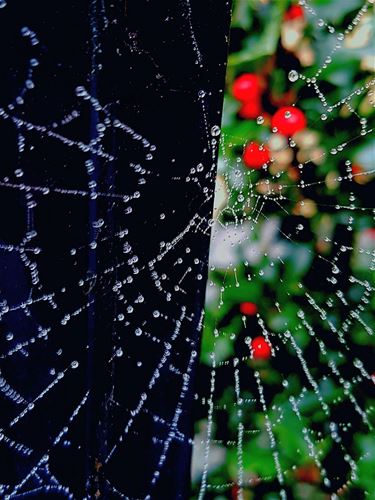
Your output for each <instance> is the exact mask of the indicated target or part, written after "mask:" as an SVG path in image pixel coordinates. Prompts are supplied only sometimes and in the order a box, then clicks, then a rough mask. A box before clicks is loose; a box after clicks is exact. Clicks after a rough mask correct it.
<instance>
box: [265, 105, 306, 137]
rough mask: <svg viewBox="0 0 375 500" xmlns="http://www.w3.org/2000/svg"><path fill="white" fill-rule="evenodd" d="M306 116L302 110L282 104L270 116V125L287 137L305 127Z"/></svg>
mask: <svg viewBox="0 0 375 500" xmlns="http://www.w3.org/2000/svg"><path fill="white" fill-rule="evenodd" d="M306 124H307V121H306V116H305V114H304V112H303V111H301V110H300V109H298V108H295V107H294V106H283V107H282V108H280V109H279V110H278V111H276V113H275V114H274V115H273V117H272V121H271V126H272V128H273V127H276V128H277V132H279V133H280V134H282V135H286V136H288V137H290V136H292V135H293V134H295V133H296V132H300V131H301V130H303V129H304V128H306Z"/></svg>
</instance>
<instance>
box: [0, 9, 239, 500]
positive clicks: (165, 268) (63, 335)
mask: <svg viewBox="0 0 375 500" xmlns="http://www.w3.org/2000/svg"><path fill="white" fill-rule="evenodd" d="M229 16H230V5H229V2H227V1H225V0H203V1H201V0H181V1H174V0H173V1H172V0H168V1H165V2H156V1H147V0H112V1H109V0H108V1H107V0H92V1H87V0H75V1H71V2H43V1H42V0H35V1H33V2H23V1H21V0H12V1H9V2H7V4H6V5H5V6H4V7H3V8H2V9H0V47H1V49H0V50H1V52H2V54H1V86H2V90H1V94H0V135H1V138H2V143H3V145H2V153H1V172H0V208H1V212H0V252H1V254H0V301H1V304H0V306H1V309H0V313H1V330H0V369H1V372H0V408H1V411H0V464H1V466H0V490H1V493H0V496H4V497H5V498H7V497H8V498H12V497H15V498H16V497H17V495H20V494H25V495H27V494H30V495H34V496H35V497H36V498H42V497H44V496H56V495H57V496H62V497H64V496H65V497H70V498H77V499H78V498H118V497H119V498H121V497H123V498H157V499H158V498H160V499H163V500H164V499H166V500H168V499H175V498H187V497H188V491H189V467H190V458H191V438H192V415H191V406H192V397H193V384H194V371H195V367H196V363H197V360H198V357H199V336H200V323H201V319H202V308H203V301H204V290H205V281H206V274H207V273H206V271H207V258H208V244H209V233H210V223H209V220H210V217H211V212H212V206H213V191H214V180H215V168H216V160H217V151H218V140H219V129H218V127H217V126H218V125H219V124H220V118H221V106H222V89H223V85H224V75H225V60H226V50H227V34H228V27H229Z"/></svg>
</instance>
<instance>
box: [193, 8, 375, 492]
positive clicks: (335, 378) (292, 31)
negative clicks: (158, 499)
mask: <svg viewBox="0 0 375 500" xmlns="http://www.w3.org/2000/svg"><path fill="white" fill-rule="evenodd" d="M293 4H294V2H290V1H289V0H277V1H272V0H269V1H267V0H262V1H261V0H235V2H234V8H233V18H232V28H231V45H230V53H229V59H228V71H227V91H226V94H225V104H224V116H223V127H222V137H221V158H220V160H219V172H218V183H217V188H218V189H217V197H216V202H215V214H214V215H215V218H216V219H217V220H216V222H215V225H214V228H213V238H212V244H211V258H210V265H211V270H210V276H209V286H208V289H207V303H206V315H205V326H204V334H203V340H202V354H201V360H202V362H201V368H200V374H199V377H198V384H197V385H198V394H199V397H198V399H197V410H196V412H197V417H196V420H197V422H196V443H197V446H196V448H195V452H194V460H193V487H194V491H193V495H192V498H197V495H198V491H199V488H200V480H201V474H202V468H203V463H204V453H205V440H206V439H207V415H208V413H209V406H210V399H209V398H210V384H211V367H212V363H213V357H212V352H214V355H215V357H214V359H215V363H216V367H217V368H216V370H215V371H216V377H215V391H214V394H213V400H212V403H213V408H214V409H213V414H212V417H213V427H212V435H211V443H210V454H209V461H208V463H209V467H208V476H207V483H208V487H207V489H206V495H205V498H215V499H216V500H219V499H223V498H237V497H238V498H244V499H253V498H254V499H255V498H256V499H267V500H271V499H272V500H273V499H276V498H280V494H279V493H278V492H279V491H280V490H281V489H284V490H285V491H286V495H287V497H288V498H295V499H308V500H315V499H317V500H319V499H326V498H336V497H335V495H337V496H338V497H340V498H341V497H342V498H350V499H356V500H357V499H361V498H369V499H370V498H375V438H374V434H373V432H372V430H371V426H372V425H374V420H375V419H374V411H375V410H373V408H374V376H372V378H371V375H372V374H374V373H375V357H374V349H373V347H374V344H375V343H374V335H373V334H372V333H373V330H374V328H373V325H374V321H373V314H372V312H373V311H374V305H375V298H374V288H373V287H375V279H374V270H375V229H374V227H375V224H374V211H373V207H374V201H373V199H374V193H375V191H374V188H375V182H374V180H373V179H374V175H373V172H375V139H374V135H373V134H372V133H371V129H372V127H373V126H374V120H373V117H374V113H373V102H374V94H372V93H373V92H375V90H374V83H373V81H372V79H373V78H374V75H373V71H374V69H375V67H374V66H375V57H374V47H375V29H374V21H373V19H374V18H373V6H372V2H370V1H368V2H364V0H309V1H308V2H307V1H306V6H307V8H306V6H304V16H303V18H299V19H297V20H288V19H287V15H286V12H287V11H288V9H289V8H290V6H291V5H293ZM364 5H366V6H367V7H368V10H367V12H363V13H362V15H361V17H360V21H359V22H358V24H351V23H352V21H353V19H355V16H356V15H357V14H358V11H359V10H360V9H361V8H362V7H363V6H364ZM322 20H324V23H323V22H322ZM350 25H351V26H352V29H351V28H349V29H348V26H350ZM345 30H347V32H346V31H345ZM340 34H343V35H344V38H343V39H342V36H341V35H340ZM336 44H339V45H340V47H339V48H337V50H334V53H333V55H332V61H331V62H330V61H329V60H328V63H327V61H326V58H327V56H329V55H330V53H331V52H332V50H333V49H335V45H336ZM325 62H326V63H327V64H326V67H325V68H323V69H322V71H321V72H319V74H318V76H317V78H316V84H317V85H318V89H319V91H320V92H322V93H323V94H324V97H325V99H326V102H327V106H324V105H323V103H322V100H321V99H319V97H318V96H317V92H316V91H317V88H314V84H315V81H314V79H313V78H314V75H316V73H317V72H318V70H319V68H322V66H323V65H324V63H325ZM292 70H295V71H297V72H298V73H299V74H302V75H304V77H306V78H310V79H312V80H310V81H309V80H306V79H304V80H303V79H301V78H299V79H298V80H297V81H295V82H291V81H290V80H289V79H288V74H289V73H290V71H292ZM244 72H250V73H256V74H257V75H259V77H260V79H261V81H262V84H263V85H264V89H263V92H262V97H261V99H262V104H261V105H262V113H261V116H262V117H263V120H258V121H257V120H256V119H251V120H249V119H243V118H241V117H240V116H239V114H238V111H239V109H240V103H239V102H238V101H236V100H235V99H234V98H233V96H232V94H231V87H232V84H233V82H234V80H235V79H236V78H237V77H238V76H239V75H241V74H242V73H244ZM361 88H363V89H362V90H361V91H359V92H357V91H358V90H360V89H361ZM348 96H352V97H351V98H350V100H349V101H345V99H346V98H347V97H348ZM342 100H344V102H341V103H340V101H342ZM335 103H338V104H337V105H336V106H334V107H333V110H332V111H331V110H330V109H329V108H330V107H332V106H333V105H334V104H335ZM294 104H296V105H297V106H298V107H299V108H300V109H301V110H302V111H303V112H304V113H305V115H306V117H307V129H306V130H304V131H303V132H301V133H299V134H296V136H295V137H293V138H292V139H293V140H292V142H288V141H287V140H286V139H283V138H281V136H279V135H278V134H277V133H276V134H275V133H273V132H272V130H271V125H270V117H271V116H272V115H273V114H274V113H275V111H276V110H277V109H278V108H279V107H281V106H284V105H294ZM327 109H328V112H327ZM325 114H326V115H327V118H326V119H324V116H322V115H325ZM249 141H257V142H259V143H263V144H265V145H267V146H268V147H269V148H270V150H271V156H272V158H273V161H272V162H270V163H269V164H268V165H267V167H266V168H263V169H260V170H248V169H246V168H245V166H244V165H243V162H242V151H243V147H244V144H245V143H247V142H249ZM245 301H251V302H253V303H255V304H256V305H257V307H258V316H253V317H247V318H246V319H244V318H243V317H242V315H241V314H240V311H239V305H240V304H241V303H242V302H245ZM262 325H263V327H262ZM263 328H264V329H265V330H266V331H267V332H268V335H269V338H270V341H271V343H272V346H273V349H274V355H273V356H272V357H271V358H270V359H269V360H267V361H257V360H254V359H251V356H250V349H249V347H248V343H249V339H251V338H254V337H255V336H257V335H262V334H264V330H263ZM286 332H290V333H291V335H292V338H293V339H294V341H291V337H288V336H287V334H286ZM296 345H297V346H299V349H300V350H298V348H296ZM234 360H238V362H237V361H234ZM235 370H238V377H239V383H240V392H241V398H242V400H243V402H242V406H241V408H242V415H240V416H239V413H238V409H239V405H238V401H237V397H236V393H235V376H234V372H235ZM255 371H257V372H258V373H259V376H260V380H261V384H262V386H263V388H264V399H265V407H266V412H265V411H264V408H263V407H262V404H261V402H260V396H259V392H258V388H257V384H256V380H255V377H254V372H255ZM311 381H315V382H316V384H317V388H318V389H317V388H316V387H315V388H314V386H313V384H312V383H311ZM319 397H321V398H322V400H321V401H319ZM290 398H295V399H294V400H295V401H297V402H298V409H299V412H300V415H299V416H298V415H297V413H296V412H295V411H294V410H293V405H292V404H291V399H290ZM322 401H323V406H324V403H325V404H327V405H328V408H329V409H328V410H327V411H324V408H323V407H322ZM239 419H240V420H241V422H242V423H243V426H244V437H243V448H242V459H241V457H240V458H239V451H238V423H239ZM267 419H269V422H271V425H272V433H273V435H274V437H275V440H276V444H275V447H274V448H272V447H271V444H270V439H269V432H267ZM309 443H312V446H313V448H314V453H312V452H311V447H309ZM275 451H277V453H278V459H279V461H280V466H281V469H282V471H283V474H282V475H283V479H282V480H283V485H282V486H281V485H280V484H279V481H278V478H277V470H276V469H277V468H276V466H275V457H274V452H275ZM314 454H315V458H314V456H313V455H314ZM241 460H242V463H243V484H242V487H243V488H242V490H241V489H239V488H238V483H239V477H240V475H239V463H240V462H241ZM318 462H319V463H318ZM319 464H320V465H319ZM325 478H326V480H324V479H325ZM215 485H216V486H215ZM241 495H242V496H241Z"/></svg>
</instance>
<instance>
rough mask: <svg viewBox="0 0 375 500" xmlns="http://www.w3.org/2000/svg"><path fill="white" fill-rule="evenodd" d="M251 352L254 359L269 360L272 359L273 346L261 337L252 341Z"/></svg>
mask: <svg viewBox="0 0 375 500" xmlns="http://www.w3.org/2000/svg"><path fill="white" fill-rule="evenodd" d="M251 352H252V355H253V358H254V359H269V358H270V357H271V346H270V344H269V343H268V342H267V340H266V339H265V338H264V337H262V336H261V335H260V336H259V337H255V339H253V340H252V341H251Z"/></svg>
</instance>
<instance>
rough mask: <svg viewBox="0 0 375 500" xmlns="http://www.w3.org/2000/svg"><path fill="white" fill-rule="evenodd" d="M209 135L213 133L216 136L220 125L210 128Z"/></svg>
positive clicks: (218, 133)
mask: <svg viewBox="0 0 375 500" xmlns="http://www.w3.org/2000/svg"><path fill="white" fill-rule="evenodd" d="M211 135H213V136H214V137H217V136H218V135H220V127H219V126H218V125H214V126H213V127H212V128H211Z"/></svg>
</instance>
